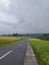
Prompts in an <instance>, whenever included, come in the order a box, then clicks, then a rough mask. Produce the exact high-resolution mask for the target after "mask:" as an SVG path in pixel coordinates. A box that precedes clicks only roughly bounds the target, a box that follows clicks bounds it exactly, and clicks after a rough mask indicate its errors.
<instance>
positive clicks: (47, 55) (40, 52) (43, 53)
mask: <svg viewBox="0 0 49 65" xmlns="http://www.w3.org/2000/svg"><path fill="white" fill-rule="evenodd" d="M29 43H30V44H31V45H32V48H33V50H34V53H35V55H36V58H37V61H38V63H39V65H49V41H44V40H40V39H29Z"/></svg>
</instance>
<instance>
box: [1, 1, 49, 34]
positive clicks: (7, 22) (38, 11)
mask: <svg viewBox="0 0 49 65" xmlns="http://www.w3.org/2000/svg"><path fill="white" fill-rule="evenodd" d="M10 33H49V0H0V34H10Z"/></svg>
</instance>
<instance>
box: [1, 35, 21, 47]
mask: <svg viewBox="0 0 49 65" xmlns="http://www.w3.org/2000/svg"><path fill="white" fill-rule="evenodd" d="M20 39H22V37H10V36H0V48H2V47H6V46H8V45H9V44H13V43H15V42H16V41H18V40H20Z"/></svg>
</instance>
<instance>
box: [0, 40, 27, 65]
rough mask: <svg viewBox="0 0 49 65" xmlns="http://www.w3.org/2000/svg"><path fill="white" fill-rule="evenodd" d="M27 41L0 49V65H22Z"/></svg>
mask: <svg viewBox="0 0 49 65" xmlns="http://www.w3.org/2000/svg"><path fill="white" fill-rule="evenodd" d="M26 48H27V41H26V40H21V41H18V42H17V43H16V44H12V45H10V46H8V47H6V48H0V65H23V61H24V56H25V52H26Z"/></svg>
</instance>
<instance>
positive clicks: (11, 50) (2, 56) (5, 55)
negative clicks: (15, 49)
mask: <svg viewBox="0 0 49 65" xmlns="http://www.w3.org/2000/svg"><path fill="white" fill-rule="evenodd" d="M11 52H12V50H10V51H9V52H7V53H6V54H5V55H3V56H2V57H0V60H1V59H3V58H4V57H5V56H7V55H8V54H10V53H11Z"/></svg>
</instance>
